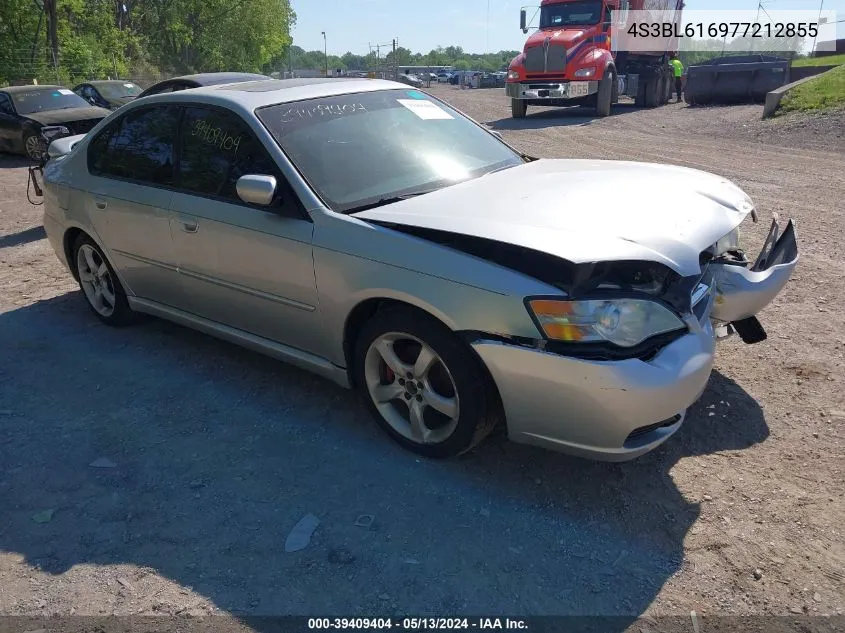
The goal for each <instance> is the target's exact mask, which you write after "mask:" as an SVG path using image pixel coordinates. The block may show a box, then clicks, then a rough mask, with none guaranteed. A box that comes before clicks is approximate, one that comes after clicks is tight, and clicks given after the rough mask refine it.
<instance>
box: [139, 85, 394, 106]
mask: <svg viewBox="0 0 845 633" xmlns="http://www.w3.org/2000/svg"><path fill="white" fill-rule="evenodd" d="M408 89H409V86H408V85H407V84H403V83H399V82H397V81H386V80H382V79H357V78H334V79H332V78H325V77H318V78H313V79H311V78H309V79H271V80H269V81H266V80H265V81H250V82H245V83H233V84H225V85H217V86H205V87H202V88H191V89H188V90H180V91H178V92H168V93H164V94H157V95H150V96H149V97H145V98H144V99H143V102H144V103H153V102H154V101H155V102H159V103H162V102H168V101H193V102H198V103H211V104H214V103H216V104H219V105H230V106H232V105H235V106H240V107H241V108H244V109H247V110H255V109H256V108H260V107H263V106H268V105H274V104H277V103H290V102H293V101H302V100H305V99H318V98H320V97H334V96H340V95H344V94H353V93H356V92H376V91H379V90H408ZM139 105H140V103H139Z"/></svg>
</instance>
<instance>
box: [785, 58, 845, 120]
mask: <svg viewBox="0 0 845 633" xmlns="http://www.w3.org/2000/svg"><path fill="white" fill-rule="evenodd" d="M842 106H845V66H840V67H839V68H834V69H833V70H829V71H828V72H826V73H824V74H822V75H818V76H817V77H814V78H813V79H811V80H810V81H807V82H805V83H803V84H801V85H800V86H798V87H796V88H794V89H792V90H790V91H789V92H788V93H787V94H786V95H785V96H784V97H783V101H781V102H780V108H778V111H777V112H778V114H785V113H787V112H816V111H819V110H829V109H832V108H837V107H842Z"/></svg>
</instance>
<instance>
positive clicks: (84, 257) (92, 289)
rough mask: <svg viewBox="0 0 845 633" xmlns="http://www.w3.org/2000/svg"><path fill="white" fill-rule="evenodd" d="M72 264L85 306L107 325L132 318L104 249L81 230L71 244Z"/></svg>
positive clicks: (129, 322)
mask: <svg viewBox="0 0 845 633" xmlns="http://www.w3.org/2000/svg"><path fill="white" fill-rule="evenodd" d="M73 266H74V270H75V272H76V277H77V280H78V281H79V288H80V289H81V290H82V294H83V295H84V297H85V301H86V303H88V307H89V308H91V311H92V312H93V313H94V314H95V315H96V316H97V318H98V319H100V321H102V322H103V323H105V324H106V325H111V326H114V327H121V326H124V325H130V324H131V323H133V322H134V321H135V318H136V313H135V312H133V311H132V308H130V307H129V302H128V301H127V300H126V292H125V291H124V289H123V286H122V285H121V284H120V280H119V279H118V278H117V275H116V274H115V272H114V269H113V268H112V267H111V264H110V263H109V261H108V260H107V259H106V256H105V255H104V254H103V251H102V250H101V249H100V247H99V246H97V244H96V242H94V240H92V239H91V238H90V237H88V236H87V235H85V234H84V233H83V234H81V235H80V236H79V237H78V238H77V239H76V242H75V243H74V245H73Z"/></svg>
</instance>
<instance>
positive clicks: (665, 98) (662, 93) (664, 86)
mask: <svg viewBox="0 0 845 633" xmlns="http://www.w3.org/2000/svg"><path fill="white" fill-rule="evenodd" d="M671 85H672V84H671V82H670V81H669V77H668V76H667V75H666V74H665V73H664V74H663V75H661V76H660V81H659V83H658V89H657V94H658V97H659V105H666V104H667V103H669V99H670V93H669V88H670V87H671Z"/></svg>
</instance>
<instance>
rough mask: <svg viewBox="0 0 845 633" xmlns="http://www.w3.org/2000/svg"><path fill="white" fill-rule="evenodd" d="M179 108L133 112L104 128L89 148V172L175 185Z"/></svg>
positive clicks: (144, 109) (148, 109)
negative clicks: (175, 151)
mask: <svg viewBox="0 0 845 633" xmlns="http://www.w3.org/2000/svg"><path fill="white" fill-rule="evenodd" d="M178 121H179V109H178V108H176V107H171V106H153V107H150V108H142V109H138V110H132V111H131V112H129V113H127V114H126V115H125V116H123V117H121V118H120V119H119V120H117V121H115V122H114V123H113V124H111V125H109V126H108V127H107V128H106V129H104V130H103V131H102V132H101V133H100V134H98V135H97V137H96V138H95V139H94V140H93V141H92V142H91V145H90V146H89V147H88V170H89V171H90V172H91V173H92V174H94V175H97V176H105V177H109V176H111V177H114V178H125V179H127V180H135V181H139V182H141V183H149V184H153V185H165V186H169V185H172V184H173V175H174V142H175V138H176V130H177V125H178Z"/></svg>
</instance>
